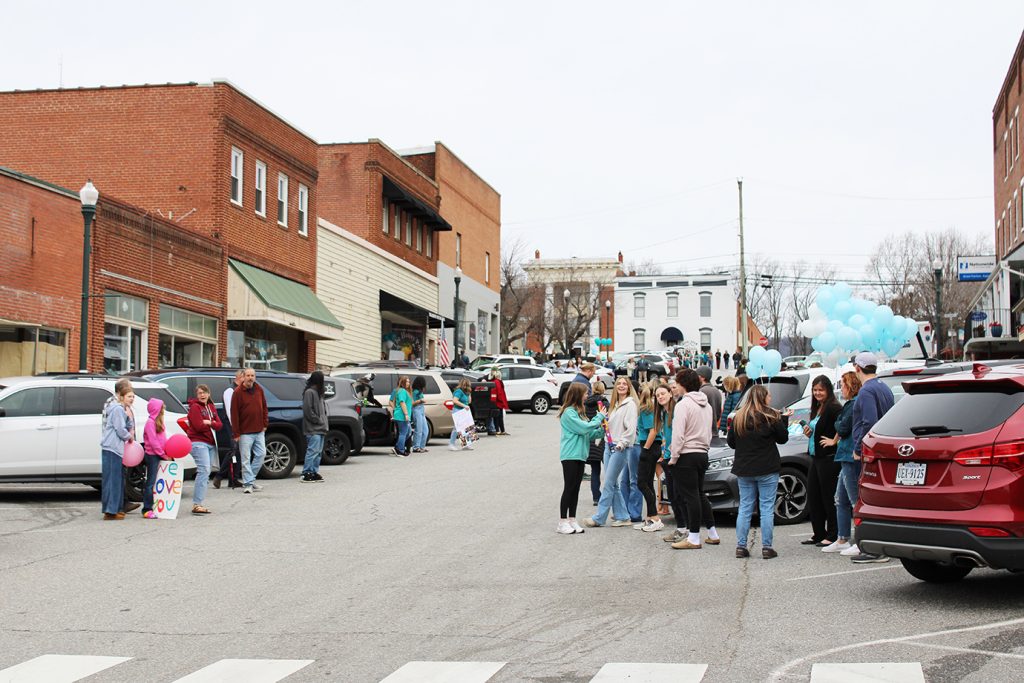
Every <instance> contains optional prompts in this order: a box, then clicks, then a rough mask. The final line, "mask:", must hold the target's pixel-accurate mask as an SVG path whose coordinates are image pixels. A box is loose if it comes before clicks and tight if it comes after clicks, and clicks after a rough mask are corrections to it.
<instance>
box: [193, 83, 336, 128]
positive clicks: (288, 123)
mask: <svg viewBox="0 0 1024 683" xmlns="http://www.w3.org/2000/svg"><path fill="white" fill-rule="evenodd" d="M210 83H211V84H213V85H217V84H222V85H226V86H228V87H229V88H231V89H232V90H234V91H235V92H237V93H238V94H239V95H241V96H242V97H245V98H246V99H248V100H250V101H251V102H252V103H253V104H255V105H257V106H259V107H260V108H261V109H263V110H265V111H266V112H267V113H268V114H270V115H271V116H273V117H274V118H275V119H277V120H278V121H280V122H281V123H283V124H285V125H286V126H288V127H289V128H292V129H294V130H295V131H296V132H298V133H300V134H301V135H303V136H305V137H306V138H308V139H309V141H310V142H312V143H313V144H320V143H318V142H317V140H316V138H314V137H313V136H312V135H310V134H309V133H307V132H306V131H304V130H302V129H301V128H299V127H298V126H296V125H295V124H294V123H292V122H291V121H289V120H288V119H286V118H285V117H283V116H281V115H280V114H278V113H277V112H276V111H274V110H273V109H271V108H270V107H268V106H267V105H265V104H264V103H263V102H261V101H260V100H258V99H256V98H255V97H253V96H252V95H250V94H249V93H248V92H246V91H245V90H242V89H241V88H239V87H238V86H237V85H235V84H234V83H232V82H231V81H229V80H228V79H226V78H211V79H210Z"/></svg>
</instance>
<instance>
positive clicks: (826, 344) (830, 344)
mask: <svg viewBox="0 0 1024 683" xmlns="http://www.w3.org/2000/svg"><path fill="white" fill-rule="evenodd" d="M834 348H836V335H835V333H833V332H829V331H828V330H826V331H824V332H822V333H821V334H820V335H818V350H819V351H821V352H822V353H832V349H834Z"/></svg>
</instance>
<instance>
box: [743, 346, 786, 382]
mask: <svg viewBox="0 0 1024 683" xmlns="http://www.w3.org/2000/svg"><path fill="white" fill-rule="evenodd" d="M781 370H782V354H781V353H779V352H778V351H776V350H775V349H768V350H765V349H763V348H761V347H760V346H754V347H752V348H751V349H750V357H749V358H748V359H747V377H749V378H750V379H759V378H760V377H761V376H762V375H764V376H765V377H768V378H769V379H771V378H772V377H774V376H775V375H777V374H779V372H780V371H781Z"/></svg>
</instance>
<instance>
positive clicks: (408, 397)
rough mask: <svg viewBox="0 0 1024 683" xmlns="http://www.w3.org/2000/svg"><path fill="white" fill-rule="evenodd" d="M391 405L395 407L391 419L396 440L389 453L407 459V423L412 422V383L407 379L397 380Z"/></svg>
mask: <svg viewBox="0 0 1024 683" xmlns="http://www.w3.org/2000/svg"><path fill="white" fill-rule="evenodd" d="M392 403H393V404H394V407H395V412H394V414H393V415H392V417H393V418H394V420H395V426H396V427H397V428H398V439H397V440H396V441H395V447H394V448H393V449H391V452H392V453H394V454H395V455H397V456H398V457H400V458H407V457H409V451H408V450H406V444H407V443H408V442H409V423H410V421H411V420H412V383H411V382H410V381H409V378H408V377H405V376H403V377H400V378H399V379H398V388H397V389H395V394H394V396H393V397H392Z"/></svg>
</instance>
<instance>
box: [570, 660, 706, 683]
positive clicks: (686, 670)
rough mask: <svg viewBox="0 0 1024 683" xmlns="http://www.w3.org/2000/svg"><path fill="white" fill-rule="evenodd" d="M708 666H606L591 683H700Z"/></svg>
mask: <svg viewBox="0 0 1024 683" xmlns="http://www.w3.org/2000/svg"><path fill="white" fill-rule="evenodd" d="M707 670H708V665H707V664H621V663H617V664H605V665H604V666H602V667H601V670H600V671H598V672H597V675H596V676H594V677H593V678H591V679H590V683H626V682H627V681H628V683H700V681H701V680H702V679H703V678H704V673H705V672H706V671H707Z"/></svg>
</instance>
